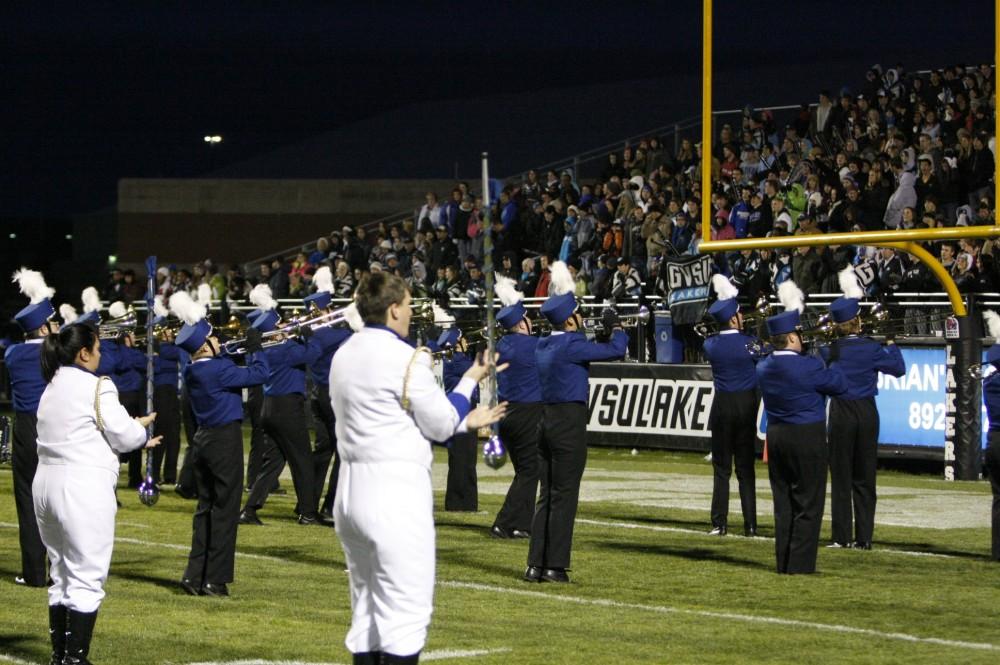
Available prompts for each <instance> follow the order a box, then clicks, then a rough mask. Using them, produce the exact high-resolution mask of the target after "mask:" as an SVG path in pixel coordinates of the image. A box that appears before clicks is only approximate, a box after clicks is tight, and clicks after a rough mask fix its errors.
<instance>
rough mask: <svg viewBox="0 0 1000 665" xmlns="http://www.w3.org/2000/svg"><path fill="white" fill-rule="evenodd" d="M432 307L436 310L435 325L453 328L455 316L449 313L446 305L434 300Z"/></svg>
mask: <svg viewBox="0 0 1000 665" xmlns="http://www.w3.org/2000/svg"><path fill="white" fill-rule="evenodd" d="M431 309H432V310H433V311H434V325H436V326H440V327H442V328H451V327H452V325H454V323H455V317H454V316H452V315H451V314H449V313H448V311H447V310H446V309H445V308H444V307H441V305H439V304H437V303H436V302H432V303H431Z"/></svg>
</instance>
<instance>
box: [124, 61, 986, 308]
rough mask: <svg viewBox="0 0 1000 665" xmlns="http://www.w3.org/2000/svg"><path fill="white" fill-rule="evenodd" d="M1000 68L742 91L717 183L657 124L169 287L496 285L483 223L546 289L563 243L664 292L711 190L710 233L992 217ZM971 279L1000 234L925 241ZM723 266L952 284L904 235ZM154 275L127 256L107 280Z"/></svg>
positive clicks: (234, 294)
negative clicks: (494, 190)
mask: <svg viewBox="0 0 1000 665" xmlns="http://www.w3.org/2000/svg"><path fill="white" fill-rule="evenodd" d="M994 85H995V76H994V70H993V68H992V67H991V66H988V65H982V66H980V67H977V68H965V67H962V66H953V67H947V68H944V69H942V70H938V71H934V72H931V73H930V74H929V75H911V74H908V73H906V72H905V71H904V68H903V66H902V65H896V66H895V67H892V68H888V69H886V70H883V69H882V68H880V67H878V66H875V67H873V68H871V69H870V70H869V71H868V72H866V73H865V76H864V80H863V81H861V82H860V84H859V85H857V86H856V87H853V88H847V87H845V88H843V89H841V90H840V91H839V92H838V93H837V94H836V95H834V94H831V93H830V92H828V91H822V92H820V93H819V96H818V103H815V104H804V105H803V106H802V107H801V110H800V111H799V113H798V114H797V115H795V117H794V118H792V119H791V121H790V122H788V123H787V124H781V125H780V126H779V124H778V123H777V121H776V120H775V118H774V116H773V115H772V114H771V113H770V112H768V111H760V110H754V109H752V108H747V109H745V111H744V113H743V115H742V118H741V119H740V121H739V122H738V123H732V124H722V125H721V126H718V127H717V128H716V133H715V139H714V141H713V145H712V160H711V164H712V183H713V185H712V191H711V192H709V193H707V196H706V195H705V194H704V193H703V192H702V191H701V146H700V144H698V143H694V142H693V141H691V140H689V139H683V140H681V141H679V148H678V149H677V150H673V149H668V148H667V147H666V146H665V145H664V144H663V143H662V142H661V140H660V139H659V137H655V136H651V137H649V138H647V139H644V140H642V141H639V142H638V144H636V145H630V146H625V147H624V149H623V150H622V151H621V152H614V153H611V154H609V155H608V156H607V161H606V164H604V168H603V170H602V172H601V173H600V175H599V177H597V178H595V179H592V180H587V181H582V180H580V179H578V178H577V177H576V176H575V174H574V173H573V172H572V171H571V170H563V171H561V172H556V171H548V172H546V173H539V172H536V171H529V172H527V173H526V174H525V175H524V177H523V178H521V179H520V182H513V183H510V184H508V185H507V186H506V187H504V188H503V189H502V191H500V192H499V193H498V196H496V200H495V201H494V202H493V204H492V206H491V208H490V210H486V209H485V207H484V206H483V202H482V198H481V196H480V195H479V194H478V193H477V192H474V191H473V190H472V189H470V187H469V186H468V184H467V183H465V182H457V183H456V184H455V186H454V188H453V189H452V190H451V191H450V192H448V193H447V195H446V196H443V197H441V198H440V199H439V198H438V196H437V194H436V193H434V192H429V193H428V194H427V196H426V200H425V202H424V203H423V204H422V206H421V207H420V208H419V209H416V210H414V214H413V216H412V217H410V218H407V219H404V220H402V221H399V222H395V223H392V224H388V223H381V224H379V225H378V226H377V227H375V228H362V227H357V228H352V227H350V226H344V227H342V228H340V229H337V230H335V231H333V232H332V233H330V235H329V236H324V237H322V238H319V239H318V240H317V241H316V243H315V246H312V245H310V246H308V249H304V250H303V251H302V252H300V253H298V254H297V255H296V256H294V257H287V258H285V259H275V260H273V261H270V262H266V263H262V264H260V265H259V266H256V267H253V268H251V270H250V273H251V274H249V275H244V274H243V272H242V271H241V270H240V268H239V267H238V266H232V267H231V268H229V269H228V270H226V271H224V272H220V271H219V270H218V269H217V268H216V267H215V266H213V265H212V264H211V262H207V261H206V262H205V263H204V264H198V265H195V266H194V267H193V268H191V269H190V270H188V269H169V268H161V272H160V274H159V275H158V285H159V286H158V288H159V289H160V291H161V292H162V293H166V294H169V292H171V291H174V290H177V289H193V288H194V287H196V286H197V285H198V284H199V283H202V282H205V283H208V284H209V285H210V286H211V287H212V290H213V297H215V298H218V299H223V298H225V299H227V300H229V301H241V300H244V299H245V297H246V295H247V294H248V292H249V290H250V288H251V287H252V286H253V284H254V283H256V282H258V281H266V282H267V283H268V284H269V285H270V286H271V290H272V292H273V294H274V296H275V297H277V298H298V297H301V296H304V295H307V294H308V293H309V291H310V289H311V288H312V287H311V276H312V274H313V272H314V271H315V269H316V268H317V267H318V266H320V265H329V266H330V267H331V269H332V271H333V273H334V283H335V287H336V294H337V295H338V296H344V297H347V296H349V295H350V294H351V293H352V291H353V288H354V285H355V284H356V283H357V281H358V280H359V279H360V277H361V276H362V274H364V273H366V272H373V271H379V270H385V271H391V272H394V273H397V274H399V275H400V276H401V277H403V278H404V279H406V280H407V281H408V282H409V284H410V285H411V287H412V289H413V291H414V292H415V293H416V294H419V295H429V296H446V297H473V298H475V297H478V296H479V295H480V294H481V293H482V290H483V287H484V273H483V259H484V231H485V229H486V227H487V224H490V225H491V229H492V237H493V255H492V259H493V265H494V268H495V270H496V271H497V272H499V273H501V274H504V275H507V276H509V277H511V278H513V279H515V280H516V281H517V282H518V284H519V288H520V289H521V290H522V291H524V293H525V294H526V295H528V296H540V297H541V296H545V295H547V292H548V266H549V264H550V263H551V262H553V261H556V260H562V261H565V262H566V263H567V264H568V265H569V266H570V270H571V271H572V272H573V274H574V276H575V278H576V280H577V293H578V294H579V295H588V294H590V295H594V296H597V297H598V298H601V299H609V298H610V299H618V300H621V299H623V298H629V297H635V296H639V295H642V294H646V295H651V294H656V295H665V291H666V288H665V286H664V284H663V281H662V280H661V279H660V278H659V277H660V272H661V271H660V266H661V264H662V263H663V261H664V259H665V258H668V257H673V256H679V255H687V254H696V253H698V245H699V242H700V238H701V233H700V220H701V211H702V208H703V207H704V206H708V207H709V208H710V214H711V219H712V238H713V239H726V238H744V237H762V236H774V235H788V234H813V233H828V232H845V231H871V230H878V229H896V228H903V229H910V228H934V227H941V226H954V225H978V224H993V223H994V212H993V211H994V204H995V202H994V201H993V191H994V190H993V179H994V172H995V158H994V150H995V139H994V137H993V129H994V114H995V108H994ZM926 247H927V248H928V249H929V250H930V251H931V252H932V253H933V254H934V255H935V256H937V257H939V258H940V260H941V261H942V263H943V264H944V265H945V266H946V267H947V268H948V269H949V270H950V271H951V272H952V274H953V275H954V277H955V279H956V281H957V283H958V285H959V287H960V288H961V289H963V290H966V291H988V292H991V291H997V290H1000V268H998V263H997V261H995V260H994V256H995V255H996V254H997V248H996V243H995V242H994V241H988V242H982V241H979V240H960V241H957V242H951V241H948V242H933V243H926ZM713 260H714V263H715V267H716V269H717V270H718V271H719V272H721V273H723V274H726V275H728V276H730V277H731V278H732V280H733V282H734V283H735V284H736V285H737V286H738V287H739V289H740V292H741V296H742V297H745V299H746V300H747V301H751V302H753V301H756V300H757V299H758V298H759V297H760V296H761V295H768V294H771V293H773V292H774V291H775V290H776V289H777V286H778V285H779V284H780V283H781V282H782V281H784V280H786V279H794V280H795V281H796V283H797V284H798V285H799V286H800V287H801V288H802V290H803V291H804V292H805V293H807V294H809V293H817V292H822V293H835V292H838V291H839V286H838V282H837V273H838V272H839V271H840V270H841V269H843V268H844V267H845V266H849V265H853V266H856V269H857V272H858V274H859V277H861V280H862V283H863V285H864V286H865V288H867V289H868V292H869V294H870V295H872V296H876V297H880V296H884V295H889V294H892V293H893V292H898V291H901V290H902V291H923V292H926V291H940V290H941V288H940V286H939V285H938V284H937V282H936V280H935V278H934V277H933V275H931V274H930V273H929V271H928V270H927V269H926V268H925V267H924V266H923V265H922V264H920V263H919V262H917V261H915V260H913V259H911V258H910V257H909V256H908V255H906V254H904V253H901V252H897V251H896V250H894V249H889V248H886V249H876V248H872V247H863V246H850V245H840V246H836V247H808V246H802V247H799V248H797V249H793V250H775V251H770V250H760V251H753V250H746V251H742V252H738V253H736V252H734V253H730V254H717V255H716V256H715V257H714V259H713ZM137 290H138V292H140V295H141V290H142V285H141V284H140V285H136V283H135V276H134V275H131V274H130V273H129V272H127V271H126V272H124V273H121V274H118V275H116V276H115V278H114V279H113V283H112V284H111V285H110V286H109V292H108V293H106V294H105V295H106V296H107V297H109V298H111V297H113V296H112V294H113V293H114V294H118V293H121V294H125V295H126V296H127V295H129V294H131V295H135V293H134V292H135V291H137Z"/></svg>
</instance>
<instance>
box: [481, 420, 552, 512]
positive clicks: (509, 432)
mask: <svg viewBox="0 0 1000 665" xmlns="http://www.w3.org/2000/svg"><path fill="white" fill-rule="evenodd" d="M542 409H543V406H542V404H541V403H538V402H520V403H514V402H512V403H511V404H509V405H508V406H507V415H506V417H505V418H504V419H503V420H501V421H500V431H499V434H500V440H501V441H503V444H504V446H506V448H507V454H508V455H509V456H510V462H511V464H512V465H513V466H514V480H512V481H511V483H510V489H508V490H507V498H506V499H504V502H503V506H502V507H501V508H500V512H498V513H497V517H496V519H495V520H493V524H494V525H495V526H499V527H501V528H503V529H507V530H513V529H517V530H519V531H531V520H532V518H533V517H534V514H535V497H536V496H537V494H538V466H539V465H538V437H539V434H540V432H539V426H540V424H541V422H542Z"/></svg>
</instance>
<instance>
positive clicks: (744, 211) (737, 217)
mask: <svg viewBox="0 0 1000 665" xmlns="http://www.w3.org/2000/svg"><path fill="white" fill-rule="evenodd" d="M729 225H730V226H732V227H733V231H735V232H736V237H737V238H746V237H747V233H748V232H749V231H750V206H748V205H747V204H746V203H743V201H740V202H739V203H737V204H736V205H734V206H733V209H732V210H731V211H730V212H729Z"/></svg>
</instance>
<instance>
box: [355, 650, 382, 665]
mask: <svg viewBox="0 0 1000 665" xmlns="http://www.w3.org/2000/svg"><path fill="white" fill-rule="evenodd" d="M351 655H352V656H353V659H352V661H351V662H352V663H353V665H382V652H381V651H361V652H358V653H355V654H351Z"/></svg>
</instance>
